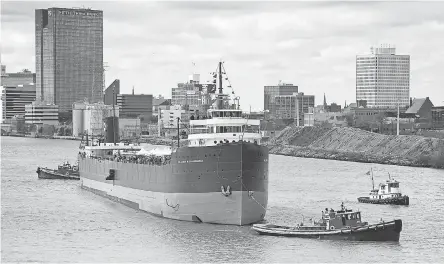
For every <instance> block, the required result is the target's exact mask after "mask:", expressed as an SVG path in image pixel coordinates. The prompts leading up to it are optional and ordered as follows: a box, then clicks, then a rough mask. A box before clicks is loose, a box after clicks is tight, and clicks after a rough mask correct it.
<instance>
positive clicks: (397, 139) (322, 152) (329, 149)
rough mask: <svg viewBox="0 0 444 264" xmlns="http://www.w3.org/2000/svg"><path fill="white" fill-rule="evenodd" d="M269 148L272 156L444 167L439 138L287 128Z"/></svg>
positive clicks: (337, 129) (317, 128) (442, 143)
mask: <svg viewBox="0 0 444 264" xmlns="http://www.w3.org/2000/svg"><path fill="white" fill-rule="evenodd" d="M267 145H268V147H269V149H270V153H271V154H279V155H288V156H295V157H307V158H318V159H334V160H346V161H355V162H370V163H381V164H393V165H403V166H420V167H434V168H444V140H442V139H438V138H429V137H421V136H404V135H400V136H396V135H382V134H378V133H372V132H368V131H364V130H361V129H356V128H321V127H297V126H288V127H286V128H285V129H284V130H283V131H281V133H280V134H279V135H277V136H276V137H274V138H272V139H271V140H270V141H269V142H267Z"/></svg>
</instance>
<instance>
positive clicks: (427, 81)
mask: <svg viewBox="0 0 444 264" xmlns="http://www.w3.org/2000/svg"><path fill="white" fill-rule="evenodd" d="M82 6H84V7H89V8H92V9H99V10H103V12H104V21H103V22H104V33H103V34H104V62H106V65H107V66H108V67H107V68H106V72H105V76H106V86H108V85H109V84H111V83H112V82H113V80H114V79H120V83H121V92H122V93H130V92H131V90H132V87H133V86H134V89H135V93H144V94H153V95H154V96H157V95H159V94H162V95H164V96H166V97H168V98H171V88H172V87H176V86H177V83H180V82H186V81H187V79H188V75H190V74H192V73H193V72H195V73H200V74H201V82H205V81H210V80H211V78H210V72H212V71H215V69H216V67H217V63H218V61H219V60H222V61H224V62H225V64H224V67H225V69H226V72H227V74H228V77H229V80H230V82H231V85H232V87H233V89H234V92H235V93H236V95H238V96H240V105H241V107H242V108H243V109H246V110H247V109H249V108H250V106H251V108H252V110H261V109H262V108H263V100H264V99H263V90H264V88H263V87H264V86H265V85H277V84H278V83H279V81H280V80H281V81H282V82H286V83H292V84H294V85H298V86H299V91H300V92H303V93H304V94H308V95H315V100H316V105H318V104H322V102H323V97H324V93H325V95H326V98H327V103H332V102H335V103H338V104H341V105H343V104H344V102H345V101H347V103H350V102H354V101H355V99H356V98H355V90H356V86H355V82H356V80H355V67H356V55H358V54H368V53H369V52H370V47H371V46H379V45H380V44H391V45H395V46H396V52H397V54H408V55H410V56H411V58H410V59H411V83H410V96H411V97H414V98H422V97H427V96H429V97H430V99H431V100H432V102H433V103H434V105H444V12H443V11H442V10H444V2H424V1H420V2H399V1H397V2H372V1H366V2H363V1H358V2H348V1H346V2H339V1H324V2H318V1H307V2H302V1H296V2H258V1H244V2H232V1H230V2H228V1H223V2H215V1H212V2H209V1H208V2H204V1H194V2H184V1H174V2H173V1H161V2H152V1H135V2H131V1H125V2H124V1H113V2H108V1H89V2H78V1H77V2H68V1H61V2H50V1H45V2H36V1H29V2H26V1H1V40H2V41H1V63H2V64H4V65H6V67H7V68H6V69H7V72H16V71H20V70H22V69H25V68H27V69H30V70H31V71H33V72H35V48H34V46H35V43H34V42H35V41H34V38H35V33H34V21H35V18H34V15H35V13H34V12H35V11H34V10H35V9H40V8H49V7H67V8H70V7H82ZM193 62H194V64H195V65H194V66H193Z"/></svg>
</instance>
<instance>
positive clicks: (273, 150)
mask: <svg viewBox="0 0 444 264" xmlns="http://www.w3.org/2000/svg"><path fill="white" fill-rule="evenodd" d="M268 149H269V151H270V152H269V153H270V154H273V155H281V156H288V157H299V158H309V159H325V160H338V161H349V162H357V163H374V164H383V165H397V166H405V167H422V168H433V169H444V165H442V164H438V165H432V164H428V163H426V162H425V161H421V160H412V159H407V158H402V157H375V156H373V155H366V154H363V153H353V152H348V153H347V152H337V151H325V150H312V149H306V148H301V147H295V146H269V148H268Z"/></svg>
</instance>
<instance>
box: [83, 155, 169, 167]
mask: <svg viewBox="0 0 444 264" xmlns="http://www.w3.org/2000/svg"><path fill="white" fill-rule="evenodd" d="M79 156H80V157H81V158H83V159H84V158H86V157H87V155H86V153H85V152H79ZM88 158H91V159H96V160H99V161H102V160H109V161H116V162H122V163H135V164H147V165H158V166H160V165H166V164H169V163H171V155H163V156H157V155H135V154H134V155H120V154H114V155H113V156H108V157H98V156H94V155H88Z"/></svg>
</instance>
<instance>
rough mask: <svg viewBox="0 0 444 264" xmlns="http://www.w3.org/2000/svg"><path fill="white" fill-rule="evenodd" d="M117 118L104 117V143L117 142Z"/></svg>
mask: <svg viewBox="0 0 444 264" xmlns="http://www.w3.org/2000/svg"><path fill="white" fill-rule="evenodd" d="M118 127H119V118H118V117H114V116H110V117H107V118H106V138H105V142H106V143H115V142H119V129H118Z"/></svg>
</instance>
